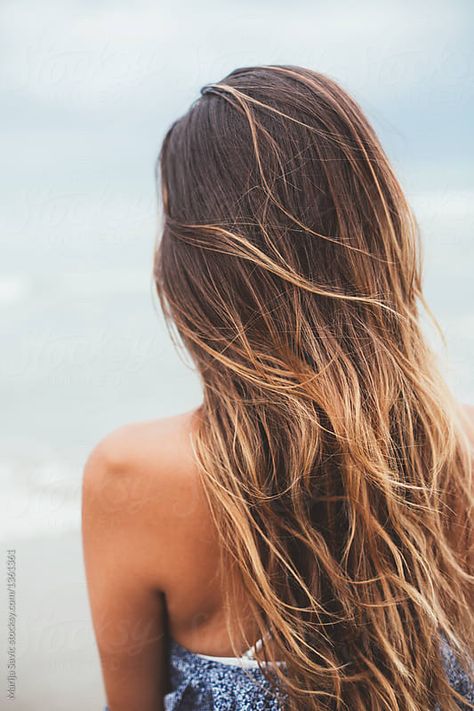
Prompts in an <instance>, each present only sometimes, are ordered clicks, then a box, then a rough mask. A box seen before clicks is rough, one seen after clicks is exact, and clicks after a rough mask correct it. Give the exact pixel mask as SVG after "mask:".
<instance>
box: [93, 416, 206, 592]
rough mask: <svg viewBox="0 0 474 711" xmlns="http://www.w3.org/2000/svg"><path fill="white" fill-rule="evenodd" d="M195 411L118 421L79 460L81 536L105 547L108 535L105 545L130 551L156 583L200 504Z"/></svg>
mask: <svg viewBox="0 0 474 711" xmlns="http://www.w3.org/2000/svg"><path fill="white" fill-rule="evenodd" d="M195 413H196V410H192V411H189V412H186V413H183V414H180V415H176V416H172V417H166V418H161V419H157V420H148V421H142V422H134V423H131V424H127V425H123V426H121V427H119V428H117V429H115V430H113V431H112V432H110V433H108V434H107V435H106V436H105V437H103V438H102V439H101V440H100V441H99V442H98V443H97V444H96V445H95V447H94V448H93V449H92V451H91V452H90V454H89V456H88V458H87V460H86V462H85V465H84V472H83V486H82V513H83V516H82V522H83V535H84V540H85V541H86V540H87V541H88V542H89V543H88V545H89V547H92V546H95V548H96V549H97V547H104V549H105V545H104V539H107V538H108V539H110V545H109V549H113V550H115V551H121V553H123V555H124V556H129V557H130V559H131V560H132V559H133V561H134V563H133V564H134V565H135V566H137V570H136V571H134V573H136V572H139V574H140V575H144V576H147V575H148V574H149V575H150V580H153V583H156V585H157V586H159V587H161V588H162V587H163V586H164V585H165V583H166V580H165V577H166V576H165V575H164V573H165V571H166V569H167V567H168V569H172V568H173V565H172V559H173V555H176V554H177V549H178V548H179V546H180V544H181V541H184V540H186V539H188V540H189V536H192V535H193V533H194V529H195V528H196V527H198V526H199V521H200V520H202V518H203V516H202V514H203V510H204V508H205V506H206V504H205V499H204V496H203V493H202V490H201V486H200V481H199V476H198V471H197V466H196V463H195V459H194V455H193V451H192V446H191V439H190V435H191V433H192V428H193V422H194V416H195ZM158 559H159V560H158ZM160 562H161V565H160ZM167 563H169V564H170V565H168V566H167Z"/></svg>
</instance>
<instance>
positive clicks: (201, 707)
mask: <svg viewBox="0 0 474 711" xmlns="http://www.w3.org/2000/svg"><path fill="white" fill-rule="evenodd" d="M441 648H442V653H443V658H444V662H445V667H446V670H447V673H448V678H449V680H450V683H451V686H452V687H453V688H454V689H456V691H458V692H459V693H461V694H462V695H463V696H464V697H465V698H466V700H468V701H469V702H470V703H473V704H474V686H473V685H472V684H471V683H470V682H469V679H468V677H467V675H466V674H465V673H464V672H463V671H462V670H461V669H460V667H459V666H458V664H457V662H456V659H455V657H454V654H453V653H452V651H451V649H450V648H449V646H448V645H447V644H446V643H445V642H444V641H443V640H442V644H441ZM169 672H170V688H171V690H170V691H169V692H168V693H167V694H166V695H165V698H164V707H165V711H282V709H283V705H282V700H281V699H280V701H278V699H277V698H275V696H274V692H273V691H272V688H271V685H270V683H269V681H268V680H267V679H266V678H265V676H264V674H263V672H262V671H261V670H260V669H258V668H248V669H247V668H245V669H243V668H241V667H239V666H235V665H234V666H233V665H229V664H226V663H223V662H219V661H216V660H214V659H207V658H205V657H203V656H200V655H199V654H195V653H194V652H191V651H190V650H188V649H186V648H185V647H182V646H181V645H180V644H178V643H177V642H175V641H174V640H171V642H170V656H169ZM459 708H460V709H461V710H462V711H468V710H469V707H468V706H467V705H465V704H459ZM104 711H110V709H109V708H108V707H105V709H104ZM433 711H442V710H441V709H440V708H439V707H436V709H434V710H433Z"/></svg>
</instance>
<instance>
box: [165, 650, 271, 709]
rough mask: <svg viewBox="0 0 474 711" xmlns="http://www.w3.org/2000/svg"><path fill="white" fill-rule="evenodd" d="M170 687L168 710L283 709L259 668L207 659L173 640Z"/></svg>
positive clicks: (166, 698)
mask: <svg viewBox="0 0 474 711" xmlns="http://www.w3.org/2000/svg"><path fill="white" fill-rule="evenodd" d="M170 681H171V688H172V691H170V692H169V693H168V694H166V696H165V699H164V702H165V711H197V710H199V711H281V708H282V706H281V704H280V702H279V701H278V699H277V698H276V697H275V695H274V692H273V691H272V687H271V684H270V682H269V681H268V680H267V679H265V677H264V675H263V672H262V671H260V669H242V668H240V667H238V666H230V665H228V664H223V663H222V662H219V661H215V660H213V659H205V658H203V657H200V656H198V655H196V654H193V652H190V651H189V650H187V649H185V648H184V647H182V646H181V645H179V644H178V643H177V642H175V641H174V640H173V641H172V642H171V648H170Z"/></svg>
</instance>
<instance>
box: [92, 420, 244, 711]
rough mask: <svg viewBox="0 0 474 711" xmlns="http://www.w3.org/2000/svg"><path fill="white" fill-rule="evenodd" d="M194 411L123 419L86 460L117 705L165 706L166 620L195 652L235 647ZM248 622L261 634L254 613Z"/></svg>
mask: <svg viewBox="0 0 474 711" xmlns="http://www.w3.org/2000/svg"><path fill="white" fill-rule="evenodd" d="M191 415H192V411H190V412H187V413H184V414H182V415H179V416H175V417H168V418H165V419H160V420H154V421H149V422H139V423H134V424H130V425H126V426H124V427H120V428H119V429H117V430H115V431H113V432H112V433H111V434H109V435H107V436H106V437H105V438H104V439H102V440H101V441H100V442H99V444H98V445H96V447H95V448H94V449H93V451H92V452H91V454H90V455H89V457H88V460H87V462H86V465H85V469H84V480H83V544H84V557H85V565H86V574H87V582H88V588H89V597H90V604H91V610H92V616H93V622H94V628H95V633H96V638H97V642H98V647H99V652H100V657H101V662H102V669H103V677H104V680H105V686H106V693H107V699H108V703H109V706H110V707H111V709H112V711H130V709H132V708H133V709H137V710H138V709H140V711H159V710H160V709H162V708H163V705H162V697H163V694H164V692H165V690H166V683H167V679H166V674H165V658H164V646H165V640H164V637H163V633H164V632H165V630H166V629H168V630H169V633H170V634H171V636H173V637H174V638H175V639H176V640H177V641H178V642H179V643H180V644H182V645H184V646H186V647H188V648H190V649H192V650H193V651H198V652H202V653H205V654H213V655H219V656H221V655H223V656H225V655H231V654H232V650H231V647H230V644H229V640H228V637H227V636H226V634H225V631H224V622H223V617H222V603H221V600H222V591H221V590H219V585H218V581H217V579H216V572H217V561H218V547H217V535H216V530H215V526H214V524H213V521H212V518H211V515H210V512H209V509H208V505H207V501H206V498H205V495H204V492H203V490H202V488H201V484H200V481H199V477H198V473H197V468H196V465H195V462H194V459H193V453H192V449H191V444H190V440H189V432H190V427H191ZM239 613H240V614H242V615H243V614H244V611H243V608H241V609H240V610H239ZM244 619H245V617H244ZM246 630H247V634H248V635H249V638H250V639H254V638H256V628H255V627H254V625H253V624H252V622H251V620H249V621H248V623H247V622H246Z"/></svg>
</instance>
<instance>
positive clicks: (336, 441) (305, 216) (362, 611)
mask: <svg viewBox="0 0 474 711" xmlns="http://www.w3.org/2000/svg"><path fill="white" fill-rule="evenodd" d="M158 172H159V173H160V176H161V196H162V203H163V225H162V230H160V237H161V239H159V241H158V243H157V246H156V253H155V263H154V281H155V284H156V290H157V293H158V296H159V301H160V306H161V307H162V309H163V311H164V313H165V315H166V317H167V319H168V323H169V324H170V328H171V331H172V333H175V334H176V333H177V339H176V340H177V342H180V343H182V344H184V346H185V348H186V350H187V351H188V352H189V353H190V354H191V357H192V360H193V362H194V364H195V365H196V367H197V369H198V372H199V374H200V378H201V382H202V386H203V402H202V405H201V406H200V407H199V408H198V410H197V411H196V423H195V429H194V435H193V446H194V449H195V455H196V459H197V461H198V463H199V470H200V472H201V476H202V480H203V485H204V488H205V491H206V494H207V497H208V500H209V504H210V507H211V511H212V514H213V516H214V518H215V520H216V523H217V530H218V531H219V535H220V536H221V538H222V551H223V553H222V560H221V570H222V574H223V575H224V576H225V578H226V579H227V580H229V579H231V578H232V579H237V580H238V581H239V586H238V587H239V589H240V590H241V589H243V590H244V591H245V594H246V597H247V599H248V602H249V605H250V609H251V613H252V615H253V616H254V618H255V622H256V625H257V627H258V629H259V630H260V632H261V634H262V635H265V633H266V632H267V631H270V633H271V637H272V645H271V649H272V653H271V654H270V650H269V647H268V646H267V651H266V659H267V660H270V661H271V660H280V661H284V662H286V667H283V666H276V667H273V669H274V671H273V672H272V671H269V667H268V665H265V666H263V667H262V669H263V671H264V673H265V674H266V675H267V676H268V677H269V678H271V679H272V680H273V681H274V688H275V690H276V693H277V694H278V691H279V690H280V698H281V700H282V703H284V708H288V709H297V710H298V711H301V710H302V709H305V710H306V709H308V710H309V709H311V710H314V711H316V710H317V711H322V710H323V709H324V710H326V709H331V710H333V709H334V710H336V709H337V710H339V709H345V710H348V711H381V710H382V709H390V710H391V711H420V710H421V709H423V710H425V709H432V708H434V707H435V705H436V703H438V704H441V707H442V709H443V711H444V710H450V711H451V710H452V711H454V710H455V709H458V706H457V703H456V698H458V699H459V698H460V697H459V696H456V693H455V692H453V690H452V688H451V687H450V685H449V680H448V677H447V674H446V671H445V666H444V662H443V655H442V653H441V651H440V643H439V640H440V639H441V638H444V639H445V640H446V641H447V642H448V643H449V646H450V647H451V650H452V651H453V652H454V654H455V655H456V657H457V661H458V662H459V664H461V665H462V666H463V667H464V669H465V670H466V671H467V673H469V672H470V662H469V659H470V654H471V652H472V649H473V636H474V633H473V625H472V619H473V617H472V614H473V595H472V591H473V588H472V583H473V582H474V575H473V538H474V536H473V519H472V512H473V497H474V487H473V477H472V468H471V461H472V452H471V451H470V450H471V446H470V443H469V439H468V437H467V435H466V434H465V425H464V424H463V422H462V417H463V415H462V411H461V407H460V406H458V405H457V404H456V402H455V400H454V398H453V397H452V396H451V395H450V392H449V390H448V388H447V387H446V386H445V384H444V381H443V378H442V377H441V376H440V374H439V372H438V370H439V368H438V365H437V362H436V358H435V357H434V356H433V354H432V352H431V350H430V348H429V347H428V345H427V343H426V340H425V338H424V335H423V333H422V331H421V328H420V311H421V309H427V308H428V307H427V305H426V303H425V301H424V299H423V295H422V282H421V258H420V245H419V227H418V225H417V222H416V218H415V216H414V214H413V212H412V210H411V209H410V207H409V205H408V203H407V200H406V197H405V196H404V193H403V191H402V189H401V187H400V184H399V182H398V180H397V178H396V176H395V175H394V172H393V169H392V167H391V166H390V163H389V160H388V158H387V156H386V154H385V153H384V151H383V149H382V147H381V145H380V143H379V140H378V138H377V136H376V134H375V132H374V130H373V128H372V127H371V125H370V124H369V122H368V121H367V118H366V117H365V116H364V114H363V112H362V110H361V108H360V107H359V106H358V104H357V103H356V102H355V101H354V100H353V99H352V98H351V97H350V96H349V95H348V94H347V93H346V92H345V91H344V90H343V89H342V88H341V87H340V86H339V85H338V84H337V83H336V82H335V81H333V80H332V79H331V78H329V77H327V76H325V75H323V74H319V73H317V72H315V71H311V70H309V69H305V68H301V67H298V66H290V65H269V66H254V67H245V68H239V69H236V70H235V71H233V72H231V73H230V74H229V75H228V76H226V77H225V78H224V79H223V80H221V81H218V82H216V83H210V84H207V85H206V86H204V87H203V88H202V89H201V95H200V96H199V98H198V99H196V101H194V102H193V104H192V105H191V107H190V108H189V110H188V111H187V113H186V114H185V115H184V116H182V117H180V118H179V119H178V120H176V121H175V122H174V123H173V124H172V125H171V127H170V128H169V130H168V132H167V133H166V135H165V138H164V140H163V144H162V147H161V152H160V158H159V162H158V164H157V173H158ZM229 570H232V571H233V572H234V573H235V575H232V576H230V575H229V574H228V572H229ZM226 572H227V575H226ZM228 588H229V589H228V590H227V591H226V595H227V604H226V606H225V609H226V610H227V615H228V618H229V619H228V625H229V633H230V634H231V636H232V634H233V633H232V632H231V631H232V630H235V627H234V626H233V625H232V624H231V619H230V618H232V622H233V623H234V625H235V618H236V615H235V606H234V605H235V604H236V603H235V601H236V599H237V594H238V593H237V587H236V586H228ZM233 610H234V612H233ZM242 635H244V630H243V629H242V628H240V639H242ZM232 640H233V641H232V646H233V648H234V651H235V652H236V653H238V650H237V646H236V643H235V641H234V637H233V636H232ZM248 641H249V642H251V640H248ZM275 674H276V677H275V676H274V675H275ZM275 679H276V681H275ZM281 689H284V695H282V692H281Z"/></svg>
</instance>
